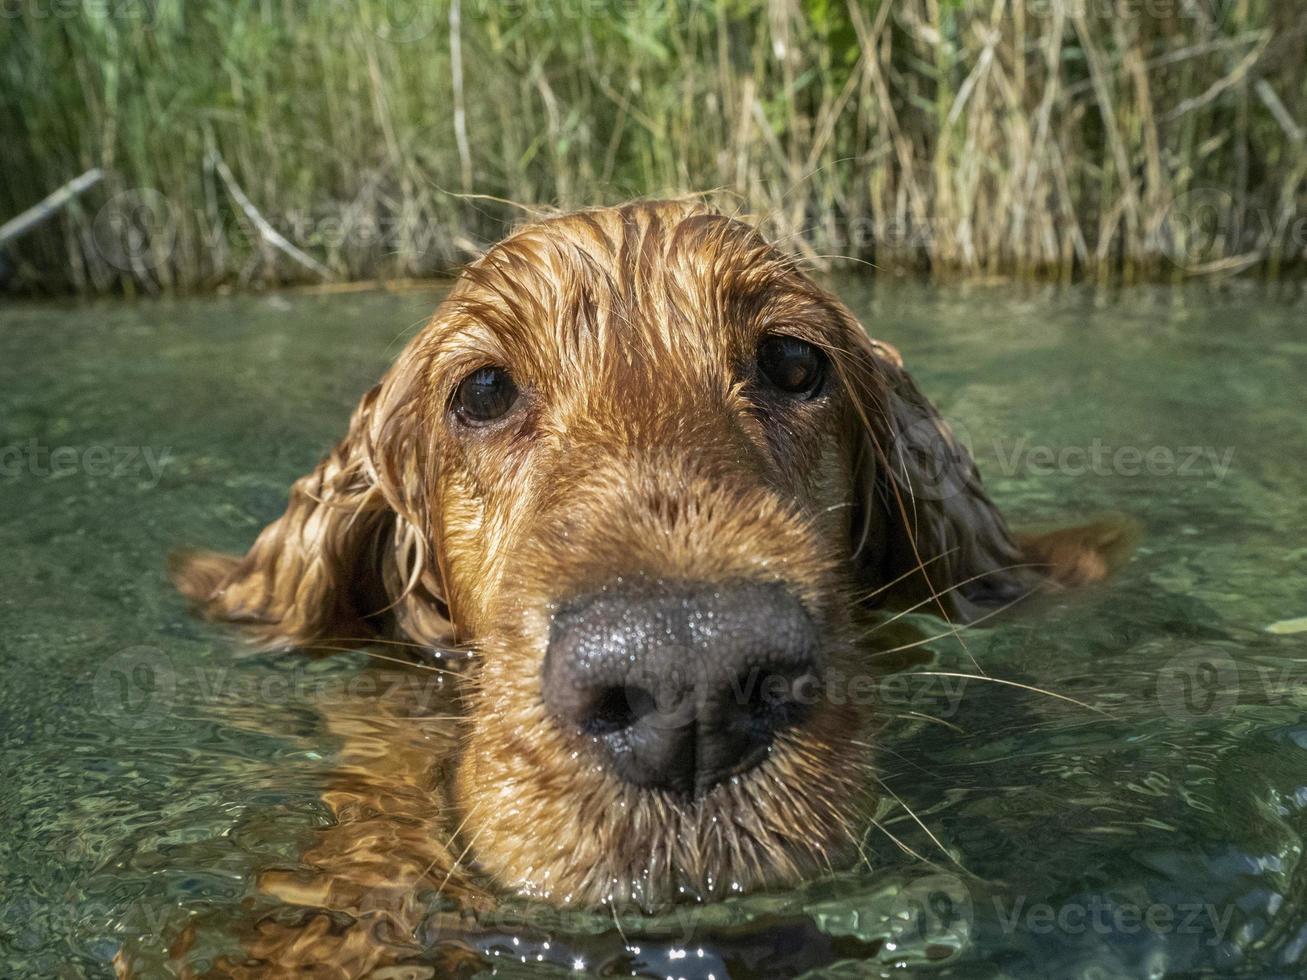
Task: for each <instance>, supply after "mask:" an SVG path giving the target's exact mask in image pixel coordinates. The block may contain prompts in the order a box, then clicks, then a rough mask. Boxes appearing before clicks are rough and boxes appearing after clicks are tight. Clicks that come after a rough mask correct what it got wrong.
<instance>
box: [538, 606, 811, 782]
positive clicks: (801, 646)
mask: <svg viewBox="0 0 1307 980" xmlns="http://www.w3.org/2000/svg"><path fill="white" fill-rule="evenodd" d="M820 686H821V672H820V669H819V664H818V642H817V631H816V629H815V628H814V626H813V623H812V620H811V619H810V618H809V617H808V614H807V612H806V611H805V610H804V608H803V607H802V606H801V605H800V604H799V602H798V600H797V599H795V598H794V597H793V596H792V595H790V593H789V592H788V591H787V590H786V589H785V588H784V587H783V586H781V585H778V584H741V585H731V586H727V587H717V586H708V585H701V584H691V585H683V586H665V585H659V586H656V587H655V586H647V587H642V588H638V589H632V588H628V589H625V590H620V591H602V592H595V593H590V594H588V595H583V596H580V597H578V598H576V599H574V600H572V601H571V602H568V603H567V604H566V605H564V606H563V607H562V608H560V609H559V610H558V611H557V612H556V613H555V614H554V618H553V626H552V630H551V633H550V638H549V650H548V652H547V653H546V655H545V664H544V676H543V689H544V699H545V704H546V705H547V706H548V708H549V709H550V711H551V712H552V713H553V715H554V717H555V719H557V720H558V722H559V723H560V724H562V725H563V726H564V727H566V728H569V729H571V730H574V731H580V732H582V733H584V734H586V735H589V736H591V737H593V739H594V740H595V742H596V743H597V744H598V746H599V747H600V749H601V750H602V752H603V754H604V756H605V757H606V760H607V763H608V765H609V767H610V768H611V770H612V771H613V773H614V774H616V775H617V776H619V777H620V778H622V779H624V780H625V781H627V782H628V783H632V784H634V785H636V786H642V787H647V788H656V789H663V790H670V791H673V792H677V793H685V794H691V795H697V794H701V793H704V792H707V791H708V790H709V789H711V788H712V787H713V786H715V785H717V784H718V783H720V782H721V781H722V780H724V779H727V778H728V777H730V776H734V775H737V774H739V773H743V772H746V771H748V770H749V769H752V768H753V767H754V766H756V765H758V763H760V762H761V761H762V760H763V759H765V758H766V757H767V753H768V751H769V750H770V748H771V745H772V740H773V738H774V737H775V735H776V733H777V732H779V731H781V730H782V729H784V728H788V727H791V726H794V725H797V724H799V723H801V722H802V721H803V720H804V719H805V718H806V717H807V716H808V714H809V713H810V712H811V709H812V707H813V705H814V703H815V701H816V699H817V696H818V694H819V691H820Z"/></svg>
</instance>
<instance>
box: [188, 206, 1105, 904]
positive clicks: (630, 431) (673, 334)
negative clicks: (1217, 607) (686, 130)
mask: <svg viewBox="0 0 1307 980" xmlns="http://www.w3.org/2000/svg"><path fill="white" fill-rule="evenodd" d="M1126 537H1127V535H1126V534H1125V533H1124V532H1123V531H1122V530H1121V528H1120V527H1119V526H1115V525H1112V524H1110V523H1109V524H1090V525H1086V526H1083V527H1077V528H1071V529H1066V530H1060V531H1055V532H1051V533H1048V534H1042V535H1018V534H1014V533H1013V532H1012V531H1010V530H1009V528H1008V525H1007V522H1006V521H1005V519H1004V517H1003V515H1002V514H1001V513H1000V512H999V510H998V509H997V508H996V507H995V505H994V504H993V503H992V502H991V500H990V499H989V497H988V496H987V495H986V493H985V491H984V489H983V487H982V484H981V480H980V477H979V475H978V473H977V472H976V467H975V465H974V463H973V461H972V460H971V458H970V457H969V455H968V454H967V452H966V450H965V449H964V448H963V447H962V446H961V445H959V444H958V443H957V441H956V440H955V439H954V438H953V436H952V434H951V432H950V430H949V428H948V426H947V425H946V424H945V422H944V421H943V419H941V417H940V415H939V413H938V412H937V411H936V410H935V408H934V407H933V406H932V405H931V403H930V401H929V400H927V398H926V397H925V396H924V395H923V394H922V393H921V391H920V390H919V389H918V387H917V385H916V384H915V383H914V382H913V380H912V378H911V377H910V376H909V374H908V372H907V371H906V370H905V368H904V364H903V359H902V357H901V356H900V354H899V353H898V351H897V350H896V349H895V348H894V347H893V346H891V345H890V344H889V343H887V342H886V341H883V340H877V339H873V337H872V336H871V335H870V334H869V332H868V330H867V329H865V328H864V326H863V325H862V324H860V323H859V322H858V320H857V319H856V318H855V316H854V315H853V314H852V313H851V312H850V310H849V309H848V308H847V307H846V306H845V305H844V304H843V303H841V302H840V301H839V300H838V299H837V298H836V297H835V296H834V295H832V294H831V293H830V292H828V291H827V290H826V289H824V288H822V287H821V286H819V285H818V284H817V283H816V282H814V280H813V279H812V278H810V277H809V276H808V275H806V274H805V273H804V272H803V271H802V270H801V269H800V268H799V267H798V266H797V264H796V263H795V262H794V261H793V260H792V259H791V258H789V257H787V256H786V255H785V254H783V253H782V252H781V251H780V250H778V249H777V248H775V247H773V246H772V245H771V244H769V243H768V242H767V241H765V240H764V238H763V237H762V236H761V235H760V233H759V232H758V231H756V230H755V229H754V228H753V227H751V226H749V225H748V224H746V223H744V222H742V221H740V220H736V219H734V218H732V217H729V216H726V215H724V214H721V213H719V212H716V211H714V210H713V209H711V208H710V207H708V206H706V205H704V204H702V203H700V202H697V201H655V202H636V203H632V204H628V205H626V206H622V207H616V208H595V209H591V210H583V211H579V212H575V213H569V214H561V215H556V216H550V217H546V218H543V219H541V220H536V221H534V222H532V223H530V224H526V225H525V226H523V227H521V228H520V229H518V230H517V231H515V232H514V233H513V234H511V235H510V236H509V237H508V238H506V239H505V240H504V241H502V242H500V243H499V244H498V245H495V246H494V247H492V248H491V249H489V250H488V251H487V252H486V253H485V254H484V255H483V256H482V257H481V258H479V259H478V260H476V261H474V262H472V263H471V264H470V265H469V266H468V267H467V268H466V270H465V271H463V272H462V274H461V275H460V277H459V278H458V280H457V282H456V284H455V285H454V286H453V288H452V290H451V292H450V293H449V294H448V296H447V298H446V299H445V300H444V301H443V302H442V303H441V304H440V306H439V308H438V309H437V310H436V311H435V313H434V315H433V316H432V317H431V319H430V321H429V322H428V323H427V324H426V326H425V327H424V328H423V329H422V330H421V331H420V332H419V333H418V334H417V335H416V336H415V337H414V338H413V340H412V341H411V342H410V343H409V344H408V345H407V347H406V348H405V349H404V350H403V352H402V353H401V354H400V355H399V356H398V358H397V360H396V361H395V363H394V364H393V366H392V367H391V368H390V370H389V371H388V372H387V374H386V375H385V376H384V378H383V379H382V380H381V382H380V383H379V384H378V385H377V386H376V387H374V388H373V389H372V390H370V391H369V392H368V393H367V394H366V395H364V396H363V399H362V401H361V402H360V404H359V405H358V408H357V409H356V411H355V412H354V414H353V416H352V418H351V420H350V423H349V429H348V432H347V433H346V435H345V437H344V438H343V440H342V441H341V442H340V443H339V445H337V446H336V447H335V448H334V449H333V450H331V452H330V453H329V454H328V455H327V456H326V458H325V459H323V461H322V462H321V463H320V464H319V465H318V467H317V468H316V469H314V470H313V471H312V472H311V473H309V474H308V475H306V476H304V477H302V478H301V479H300V480H298V481H297V482H296V483H295V484H294V486H293V487H292V488H291V491H290V501H289V504H288V506H287V508H286V511H285V513H284V514H282V515H281V516H280V517H279V518H277V519H276V520H275V521H273V522H272V523H271V524H270V525H268V526H267V527H266V528H265V529H264V530H263V531H262V533H260V534H259V536H258V539H257V540H256V541H255V542H254V544H253V546H252V547H251V548H250V550H249V552H248V553H247V554H246V555H244V556H243V557H234V556H224V555H215V554H211V553H203V552H200V553H188V554H184V555H182V556H180V557H179V559H178V560H177V562H176V564H175V567H174V574H175V579H176V581H177V583H178V586H179V588H180V590H181V591H182V592H183V593H184V594H185V595H186V596H189V597H190V598H191V599H192V600H193V601H194V602H195V603H196V604H197V606H198V607H199V609H200V611H201V612H202V613H203V614H204V615H206V616H208V617H210V618H212V619H216V620H223V621H230V622H233V623H237V624H240V625H241V626H242V627H243V628H244V629H245V631H246V632H247V633H248V634H249V636H250V637H251V638H252V640H253V641H254V642H255V643H256V644H258V645H259V646H261V647H262V648H266V649H279V648H313V647H314V646H315V644H316V645H321V644H325V643H336V644H339V643H340V642H341V641H342V640H345V639H348V640H350V641H353V642H356V643H360V644H367V643H369V642H374V643H375V642H383V643H391V644H396V643H399V644H404V645H406V646H411V647H412V648H414V649H421V650H424V651H429V652H430V655H431V656H434V657H436V658H437V659H438V660H439V661H440V662H441V663H442V664H444V665H445V666H446V667H447V668H448V669H450V670H451V671H454V672H456V673H458V674H459V676H460V679H461V683H462V684H463V685H464V693H463V694H462V697H461V709H460V710H461V720H462V726H463V729H462V733H461V737H460V739H459V742H458V747H457V750H456V755H457V758H456V764H455V766H454V767H453V769H452V770H451V772H450V777H449V785H448V794H449V802H450V805H451V807H452V809H453V816H452V817H451V818H450V820H449V821H448V822H447V829H448V831H449V832H450V833H452V834H453V839H452V842H451V844H450V847H449V850H450V851H451V853H452V854H454V855H459V854H462V855H465V858H464V860H465V863H466V864H467V866H468V867H469V868H472V869H474V870H475V872H476V874H477V875H478V876H480V878H481V879H482V880H486V881H489V882H491V883H492V884H493V886H494V888H496V889H501V890H503V891H505V892H512V893H516V894H519V895H525V896H529V897H531V898H533V899H539V900H543V901H545V902H548V903H552V904H557V905H564V906H568V905H571V906H594V905H599V904H604V903H611V904H613V905H614V906H623V905H624V906H635V907H639V908H644V909H652V908H658V907H662V906H664V905H666V904H667V903H670V902H675V901H678V900H685V899H687V898H693V899H696V900H710V899H715V898H719V897H722V896H726V895H730V894H734V893H737V892H745V891H750V890H753V889H758V888H766V887H783V886H790V885H793V884H794V883H796V882H798V881H800V880H801V879H803V878H805V877H806V876H810V875H813V874H816V873H819V872H822V871H823V870H827V869H830V868H832V867H838V866H839V865H840V864H841V863H847V862H849V861H851V860H852V857H853V855H854V853H855V849H856V848H855V845H856V842H857V840H858V839H859V836H860V833H861V831H862V830H863V828H864V825H865V814H866V812H867V807H868V805H869V799H870V791H869V787H870V786H872V785H873V783H874V780H873V779H872V777H871V772H872V768H871V767H872V766H873V762H874V759H873V752H874V748H872V747H870V746H869V745H868V743H867V742H866V741H864V740H863V739H861V738H860V737H859V733H860V732H862V731H864V730H865V729H866V726H867V725H868V724H869V722H870V721H871V720H872V719H871V718H870V717H869V715H870V714H871V713H872V711H873V709H872V708H869V707H867V706H866V705H860V704H858V703H856V702H857V699H852V698H847V697H835V696H832V691H831V690H830V686H831V685H832V684H833V683H835V679H836V678H845V679H847V678H849V677H851V676H857V675H858V674H859V672H862V673H865V672H867V671H868V670H870V669H871V666H870V664H869V660H870V659H871V657H872V655H871V654H870V653H869V652H868V648H867V644H866V643H865V642H864V638H865V636H866V635H867V633H868V631H869V629H870V628H871V626H870V624H872V623H873V622H875V621H876V619H877V617H881V618H883V616H884V613H885V612H886V611H905V610H913V611H917V612H922V613H933V614H934V615H936V616H939V617H941V618H943V619H945V620H947V621H948V622H949V623H951V624H953V626H954V627H955V628H961V626H962V624H965V623H967V622H969V621H972V620H974V619H976V618H977V617H979V616H982V615H986V614H987V613H988V612H989V611H991V610H995V609H998V608H1001V607H1004V606H1006V605H1009V604H1011V603H1014V602H1015V601H1017V600H1019V599H1021V598H1022V597H1023V596H1027V595H1029V594H1031V593H1033V592H1037V591H1042V590H1050V589H1054V590H1055V589H1063V588H1066V587H1069V586H1078V585H1085V584H1088V583H1091V582H1095V581H1098V580H1100V579H1102V578H1104V577H1105V576H1106V575H1108V573H1109V572H1110V571H1111V570H1112V568H1113V567H1114V566H1115V564H1117V563H1118V562H1119V560H1120V555H1121V552H1122V550H1123V548H1124V547H1125V546H1126V544H1127V542H1126V540H1125V539H1126ZM385 649H392V650H393V649H395V647H393V646H392V647H386V648H385ZM425 832H426V831H424V833H425ZM441 843H442V845H443V844H444V843H445V842H441ZM417 863H418V864H422V863H423V862H421V861H419V862H417ZM446 877H448V876H447V875H446Z"/></svg>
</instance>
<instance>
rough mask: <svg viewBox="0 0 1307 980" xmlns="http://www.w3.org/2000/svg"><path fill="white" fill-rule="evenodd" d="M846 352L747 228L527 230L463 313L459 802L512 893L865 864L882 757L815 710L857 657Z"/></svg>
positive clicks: (453, 587)
mask: <svg viewBox="0 0 1307 980" xmlns="http://www.w3.org/2000/svg"><path fill="white" fill-rule="evenodd" d="M541 329H543V331H544V335H543V337H542V336H540V330H541ZM846 329H847V327H846V321H845V319H844V317H843V315H842V313H841V311H840V310H839V309H838V308H836V307H834V306H832V305H831V304H830V303H829V302H828V301H827V300H826V299H825V298H824V297H823V296H822V295H821V294H820V292H818V291H817V290H815V289H814V288H813V287H812V286H811V284H810V283H808V282H807V281H806V280H805V279H804V278H803V277H801V276H799V275H798V274H797V273H796V272H795V271H794V270H793V268H792V267H791V265H790V264H789V263H787V262H785V261H783V260H782V259H780V258H779V257H778V256H777V255H776V254H775V253H774V252H772V251H771V250H770V249H769V248H767V247H766V246H765V245H764V244H763V243H762V242H761V241H760V240H758V239H757V238H756V236H754V235H753V234H752V233H751V232H749V231H747V230H746V229H744V228H743V227H742V226H740V225H737V224H734V223H732V222H729V221H728V220H727V219H725V218H722V217H719V216H715V215H702V214H700V215H688V216H687V215H684V214H683V213H680V212H678V211H675V210H671V209H667V210H657V209H633V210H631V211H628V212H625V213H623V212H602V213H599V214H594V215H586V216H583V217H580V218H566V219H561V227H560V226H559V224H555V223H550V224H545V225H542V226H537V227H536V228H532V229H528V230H527V231H525V232H523V233H521V234H519V235H517V236H515V237H514V238H512V239H510V240H509V241H507V242H506V243H504V244H502V245H500V246H499V247H498V248H496V249H495V250H493V251H491V252H490V253H489V255H487V256H486V258H485V259H484V260H482V261H481V262H480V263H479V264H478V265H477V266H476V267H475V268H474V270H473V271H472V274H471V275H470V277H469V278H468V280H467V281H466V282H465V283H463V284H462V285H461V286H460V288H459V290H458V292H457V294H456V295H455V296H454V297H453V298H452V300H451V302H450V303H449V304H448V311H447V314H446V318H445V319H444V320H443V321H442V322H440V323H439V325H438V326H437V328H436V331H435V334H434V335H433V337H432V341H431V347H430V355H429V356H430V363H429V368H428V372H429V377H430V384H431V390H432V395H433V403H434V405H435V406H436V410H435V411H433V413H432V416H433V426H434V428H436V429H437V430H438V437H437V438H436V439H435V441H434V445H435V449H434V455H435V457H436V458H437V459H438V464H437V466H436V471H437V476H436V486H437V492H436V494H435V496H434V504H435V506H436V507H438V508H439V511H440V520H439V524H440V526H441V527H442V528H443V531H444V533H443V538H442V545H441V549H442V554H443V556H444V563H445V576H446V577H445V581H446V583H447V591H446V593H445V596H446V600H447V602H448V604H449V609H450V613H451V616H452V617H453V619H454V623H455V625H456V628H457V631H458V634H459V636H460V638H465V639H466V641H467V642H468V643H470V644H472V645H473V647H474V648H475V650H476V654H477V659H478V666H477V670H476V674H475V677H474V679H473V685H472V690H473V693H472V695H471V699H470V705H469V711H468V741H467V750H466V753H465V755H464V758H463V759H462V762H461V765H460V769H459V776H458V783H457V797H458V799H459V801H460V804H461V806H462V807H463V809H464V811H465V812H464V819H465V820H466V824H465V826H464V829H463V836H464V839H465V840H466V841H467V842H468V843H469V844H470V846H471V848H472V851H473V852H474V853H475V854H476V855H477V859H478V861H479V863H480V864H481V865H482V866H483V867H485V868H487V869H488V870H490V871H492V872H493V873H494V875H495V876H496V877H497V878H498V879H500V880H501V881H503V882H505V883H506V884H508V885H510V886H511V887H513V888H516V889H520V890H523V891H527V892H529V893H532V894H536V895H541V896H548V897H550V898H554V899H557V900H560V901H565V902H595V901H600V900H608V899H614V900H617V901H619V902H622V901H627V900H634V901H637V902H640V903H642V904H653V903H658V902H662V901H665V900H667V899H670V898H674V897H676V896H678V895H709V894H715V893H717V894H720V893H722V892H724V891H728V890H730V889H732V888H735V889H743V888H748V887H751V886H754V885H757V884H759V883H760V882H763V881H779V880H788V879H792V878H794V877H795V876H797V875H798V874H800V873H802V872H804V871H806V870H810V869H811V868H813V867H815V866H817V865H819V864H820V863H821V862H823V861H826V860H829V859H831V857H832V856H833V855H834V854H835V852H838V851H840V850H842V848H844V847H846V846H847V845H848V843H849V840H850V834H851V828H852V824H853V819H852V818H853V811H854V808H855V806H856V803H857V791H858V788H859V787H860V786H861V785H862V784H864V783H865V782H866V779H865V773H864V772H863V766H864V764H865V759H864V757H865V751H864V750H863V749H862V748H861V747H859V745H857V744H856V743H855V740H854V733H855V731H856V729H857V727H858V725H857V723H858V719H857V717H856V709H854V708H852V707H851V706H849V705H847V704H839V703H836V702H837V701H838V700H839V699H836V700H834V701H833V700H832V699H830V698H826V697H824V696H823V692H822V685H823V684H824V683H825V681H826V678H827V677H829V676H830V675H831V671H830V670H829V669H828V667H829V666H830V665H832V664H835V663H844V662H845V661H846V660H847V659H848V657H849V655H850V654H851V652H852V650H853V648H854V646H855V644H854V642H853V636H852V629H853V628H854V624H853V616H852V611H853V609H854V605H855V603H854V582H853V580H852V576H851V574H850V568H851V564H850V561H849V559H850V557H851V555H852V550H853V548H854V547H855V545H856V543H855V542H854V540H853V538H854V528H853V521H854V519H855V517H856V508H855V506H854V504H855V501H854V499H853V487H854V477H855V474H854V472H853V466H854V460H855V458H856V452H855V450H856V447H855V446H853V445H851V444H850V440H851V438H852V432H853V427H852V422H853V421H854V420H855V419H854V411H853V406H851V405H850V404H849V402H848V400H847V398H846V397H845V395H844V392H843V391H842V389H841V386H840V383H839V379H838V377H837V376H836V368H835V366H834V365H833V364H832V363H831V360H830V356H829V355H828V354H827V351H830V350H839V349H841V348H842V347H843V346H844V345H846V344H847V338H845V337H844V336H843V334H844V332H845V331H846Z"/></svg>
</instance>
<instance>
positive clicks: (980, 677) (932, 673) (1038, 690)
mask: <svg viewBox="0 0 1307 980" xmlns="http://www.w3.org/2000/svg"><path fill="white" fill-rule="evenodd" d="M905 676H907V677H961V678H966V679H968V680H973V681H989V682H990V683H991V684H1002V685H1004V686H1005V687H1018V688H1020V689H1021V690H1023V691H1033V692H1034V693H1035V694H1043V695H1045V696H1047V697H1050V698H1057V700H1059V701H1066V702H1067V703H1068V704H1074V705H1075V706H1076V707H1078V708H1084V709H1085V710H1086V711H1092V712H1094V713H1095V714H1099V715H1102V716H1103V717H1104V718H1112V719H1113V720H1115V716H1114V715H1112V714H1110V713H1109V712H1106V711H1104V710H1103V709H1102V708H1096V707H1094V706H1093V705H1092V704H1086V703H1085V702H1084V701H1078V700H1076V699H1075V698H1073V697H1070V696H1068V695H1066V694H1058V693H1057V692H1056V691H1049V690H1046V689H1044V688H1042V687H1035V686H1034V685H1033V684H1022V683H1021V682H1020V681H1009V680H1004V679H1003V678H1002V677H990V676H989V675H987V674H960V673H956V672H953V671H947V670H914V671H910V672H908V673H906V674H905Z"/></svg>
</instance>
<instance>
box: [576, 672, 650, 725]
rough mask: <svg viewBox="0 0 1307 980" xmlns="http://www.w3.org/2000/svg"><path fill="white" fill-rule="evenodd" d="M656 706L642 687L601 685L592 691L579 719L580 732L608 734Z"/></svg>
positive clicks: (637, 719) (630, 722)
mask: <svg viewBox="0 0 1307 980" xmlns="http://www.w3.org/2000/svg"><path fill="white" fill-rule="evenodd" d="M656 709H657V703H656V702H655V700H654V697H653V695H652V694H650V693H649V692H648V691H646V690H645V689H644V688H642V687H637V686H633V685H629V684H615V685H609V686H606V687H601V688H599V689H598V690H596V691H595V694H594V700H593V701H592V702H591V704H590V708H589V710H588V711H587V712H586V713H585V717H584V718H583V719H582V720H581V731H582V733H583V734H586V735H599V736H602V735H611V734H612V733H613V732H620V731H621V730H622V729H624V728H630V727H631V726H632V725H634V724H635V723H636V722H638V721H639V720H640V719H641V718H643V717H644V716H645V715H647V714H649V713H650V712H652V711H655V710H656Z"/></svg>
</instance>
